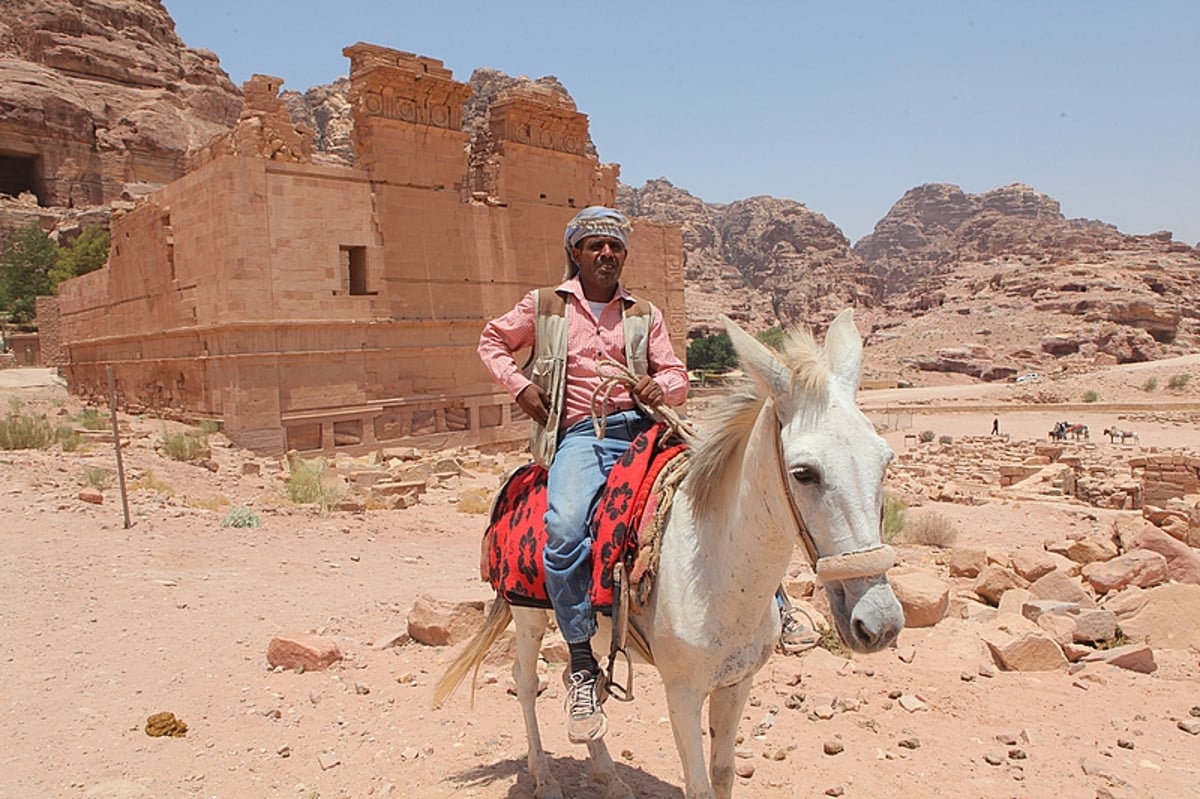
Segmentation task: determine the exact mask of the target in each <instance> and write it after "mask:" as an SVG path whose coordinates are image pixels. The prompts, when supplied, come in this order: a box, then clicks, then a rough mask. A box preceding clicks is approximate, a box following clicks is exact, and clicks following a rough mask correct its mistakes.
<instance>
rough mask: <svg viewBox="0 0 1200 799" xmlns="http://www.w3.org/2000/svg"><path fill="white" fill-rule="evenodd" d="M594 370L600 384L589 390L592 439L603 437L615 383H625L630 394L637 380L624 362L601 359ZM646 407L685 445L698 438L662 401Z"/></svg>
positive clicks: (621, 384)
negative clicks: (593, 433)
mask: <svg viewBox="0 0 1200 799" xmlns="http://www.w3.org/2000/svg"><path fill="white" fill-rule="evenodd" d="M596 372H597V373H598V374H599V375H600V385H598V386H597V387H596V390H595V391H594V392H592V429H593V430H595V432H596V438H604V429H605V417H606V416H607V415H608V413H607V408H608V407H609V406H610V404H611V403H610V402H609V398H610V397H611V396H612V393H613V391H614V390H616V388H617V387H618V386H625V387H627V388H628V389H630V392H629V393H630V394H631V395H632V394H633V391H632V389H633V387H634V386H636V385H637V383H638V377H637V375H635V374H634V373H633V372H631V371H629V368H628V367H627V366H625V364H622V363H618V362H616V361H612V360H603V361H601V362H600V363H599V364H597V366H596ZM643 405H644V407H645V408H646V410H648V411H649V412H650V415H651V416H652V417H653V418H655V419H657V420H658V421H660V422H663V423H664V424H665V425H666V426H667V427H668V428H669V429H670V430H671V432H672V433H674V434H675V435H676V436H677V437H679V438H681V439H683V441H684V442H685V443H687V444H688V445H689V446H694V445H695V444H696V442H697V440H698V438H699V436H698V434H697V433H696V430H695V428H693V427H692V426H691V425H689V424H688V423H687V422H685V421H684V420H683V419H682V418H680V416H679V414H677V413H676V412H675V410H674V409H673V408H671V407H669V406H667V405H663V404H662V403H659V404H656V405H645V404H644V403H643Z"/></svg>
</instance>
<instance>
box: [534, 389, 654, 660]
mask: <svg viewBox="0 0 1200 799" xmlns="http://www.w3.org/2000/svg"><path fill="white" fill-rule="evenodd" d="M605 421H606V429H605V433H604V438H603V439H598V438H596V434H595V432H594V431H593V430H592V420H591V419H584V420H583V421H582V422H578V423H576V424H573V425H571V426H570V427H568V428H567V429H566V430H563V431H562V433H560V434H559V437H558V449H557V450H555V453H554V462H553V463H551V464H550V472H549V475H548V477H547V482H546V505H547V508H546V549H545V550H544V551H543V552H542V564H543V565H544V566H545V569H546V593H547V594H548V595H549V597H550V604H551V605H552V606H553V607H554V615H555V618H556V619H557V620H558V629H559V630H561V631H562V635H563V638H564V639H565V640H566V642H567V643H568V644H577V643H581V642H583V641H590V640H591V638H592V636H593V635H595V633H596V612H595V610H593V608H592V595H591V590H592V538H593V532H592V517H593V516H595V512H596V505H597V503H598V501H599V499H600V493H601V491H602V490H603V489H604V482H605V481H606V480H607V479H608V473H609V472H610V471H612V467H613V464H615V463H616V462H617V459H618V458H620V457H621V456H622V455H623V454H624V453H625V450H627V449H629V444H630V443H631V442H632V441H633V439H635V438H636V437H637V436H638V435H639V434H640V433H642V432H644V431H645V430H647V429H648V428H649V427H650V426H651V425H652V424H653V422H652V421H651V420H650V419H647V418H646V417H645V416H643V415H642V414H641V413H639V412H638V411H636V410H631V411H621V412H619V413H614V414H612V415H610V416H608V417H607V419H606V420H605Z"/></svg>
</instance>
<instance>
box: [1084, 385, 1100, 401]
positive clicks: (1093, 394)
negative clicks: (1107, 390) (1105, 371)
mask: <svg viewBox="0 0 1200 799" xmlns="http://www.w3.org/2000/svg"><path fill="white" fill-rule="evenodd" d="M1098 399H1100V392H1098V391H1096V389H1094V388H1089V389H1088V390H1087V391H1085V392H1083V401H1084V402H1095V401H1096V400H1098Z"/></svg>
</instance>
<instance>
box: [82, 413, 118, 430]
mask: <svg viewBox="0 0 1200 799" xmlns="http://www.w3.org/2000/svg"><path fill="white" fill-rule="evenodd" d="M75 421H76V422H78V423H79V426H80V427H82V428H83V429H84V430H104V429H107V428H108V427H111V426H112V419H111V417H109V415H108V414H107V413H105V412H104V411H101V410H99V409H97V408H84V409H83V410H81V411H80V412H79V413H78V414H76V415H75Z"/></svg>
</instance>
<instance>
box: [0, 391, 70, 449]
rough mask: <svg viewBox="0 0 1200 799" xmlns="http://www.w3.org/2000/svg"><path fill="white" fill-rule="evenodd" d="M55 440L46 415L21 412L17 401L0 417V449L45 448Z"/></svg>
mask: <svg viewBox="0 0 1200 799" xmlns="http://www.w3.org/2000/svg"><path fill="white" fill-rule="evenodd" d="M56 440H57V439H56V437H55V434H54V428H53V427H51V426H50V423H49V422H48V421H46V417H45V416H34V415H33V414H31V413H24V412H22V411H21V410H19V403H14V407H13V409H12V410H11V411H9V412H8V415H7V416H5V417H4V419H0V449H7V450H13V449H45V448H46V447H48V446H50V445H51V444H53V443H54V442H55V441H56Z"/></svg>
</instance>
